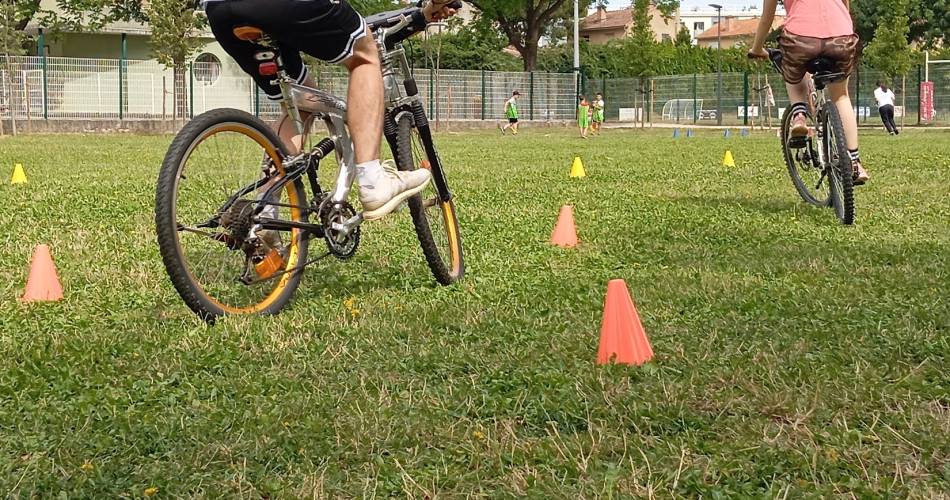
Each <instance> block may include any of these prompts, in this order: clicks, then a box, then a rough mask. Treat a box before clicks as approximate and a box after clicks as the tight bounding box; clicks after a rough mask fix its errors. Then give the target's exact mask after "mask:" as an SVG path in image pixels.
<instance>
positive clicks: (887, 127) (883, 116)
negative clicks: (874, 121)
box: [877, 106, 893, 134]
mask: <svg viewBox="0 0 950 500" xmlns="http://www.w3.org/2000/svg"><path fill="white" fill-rule="evenodd" d="M877 111H878V113H880V114H881V123H883V124H884V130H886V131H887V133H888V134H891V133H893V132H891V124H890V123H888V121H887V106H881V107H879V108H877Z"/></svg>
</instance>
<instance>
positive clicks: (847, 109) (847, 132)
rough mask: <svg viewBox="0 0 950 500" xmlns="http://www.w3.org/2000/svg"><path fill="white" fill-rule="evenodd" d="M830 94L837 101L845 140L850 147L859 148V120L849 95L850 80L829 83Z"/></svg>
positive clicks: (852, 148)
mask: <svg viewBox="0 0 950 500" xmlns="http://www.w3.org/2000/svg"><path fill="white" fill-rule="evenodd" d="M828 94H829V96H830V97H831V101H832V102H834V103H835V107H837V108H838V114H839V115H841V125H843V126H844V140H845V143H846V144H847V146H848V149H850V150H855V149H858V122H857V120H856V119H855V116H854V108H853V107H851V97H850V96H848V80H844V81H840V82H835V83H832V84H830V85H828Z"/></svg>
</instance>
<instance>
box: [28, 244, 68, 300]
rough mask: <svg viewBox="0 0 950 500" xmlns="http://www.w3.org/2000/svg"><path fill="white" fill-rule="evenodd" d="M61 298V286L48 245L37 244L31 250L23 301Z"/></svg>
mask: <svg viewBox="0 0 950 500" xmlns="http://www.w3.org/2000/svg"><path fill="white" fill-rule="evenodd" d="M62 298H63V287H62V285H60V284H59V277H58V276H56V266H55V265H54V264H53V257H52V256H51V255H50V253H49V247H48V246H46V245H38V246H37V247H36V250H34V251H33V262H32V264H30V277H29V279H27V281H26V291H25V292H23V298H22V299H20V300H22V301H23V302H43V301H57V300H59V299H62Z"/></svg>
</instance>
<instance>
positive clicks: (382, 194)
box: [360, 168, 432, 220]
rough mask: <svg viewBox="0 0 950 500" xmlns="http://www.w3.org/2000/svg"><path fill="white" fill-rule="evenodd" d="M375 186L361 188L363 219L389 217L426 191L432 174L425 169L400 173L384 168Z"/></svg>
mask: <svg viewBox="0 0 950 500" xmlns="http://www.w3.org/2000/svg"><path fill="white" fill-rule="evenodd" d="M384 172H385V173H384V174H383V175H381V176H380V178H379V180H378V181H377V182H376V184H375V185H373V186H360V203H362V204H363V219H364V220H375V219H379V218H382V217H384V216H386V215H388V214H389V213H390V212H392V211H393V210H395V209H396V208H397V207H399V205H400V204H401V203H402V202H404V201H406V200H407V199H409V198H410V197H411V196H413V195H415V194H417V193H419V192H421V191H422V190H423V189H425V187H426V184H428V183H429V179H431V178H432V173H431V172H429V171H428V170H426V169H424V168H420V169H418V170H413V171H411V172H399V171H394V170H391V169H388V168H384Z"/></svg>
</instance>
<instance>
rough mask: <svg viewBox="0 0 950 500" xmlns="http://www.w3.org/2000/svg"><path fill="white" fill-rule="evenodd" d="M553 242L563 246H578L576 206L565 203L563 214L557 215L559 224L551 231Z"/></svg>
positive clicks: (562, 208)
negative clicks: (575, 218) (575, 220)
mask: <svg viewBox="0 0 950 500" xmlns="http://www.w3.org/2000/svg"><path fill="white" fill-rule="evenodd" d="M551 243H553V244H555V245H557V246H559V247H563V248H573V247H576V246H577V229H576V228H575V227H574V207H572V206H570V205H564V206H563V207H561V214H560V215H558V217H557V225H556V226H554V232H552V233H551Z"/></svg>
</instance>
